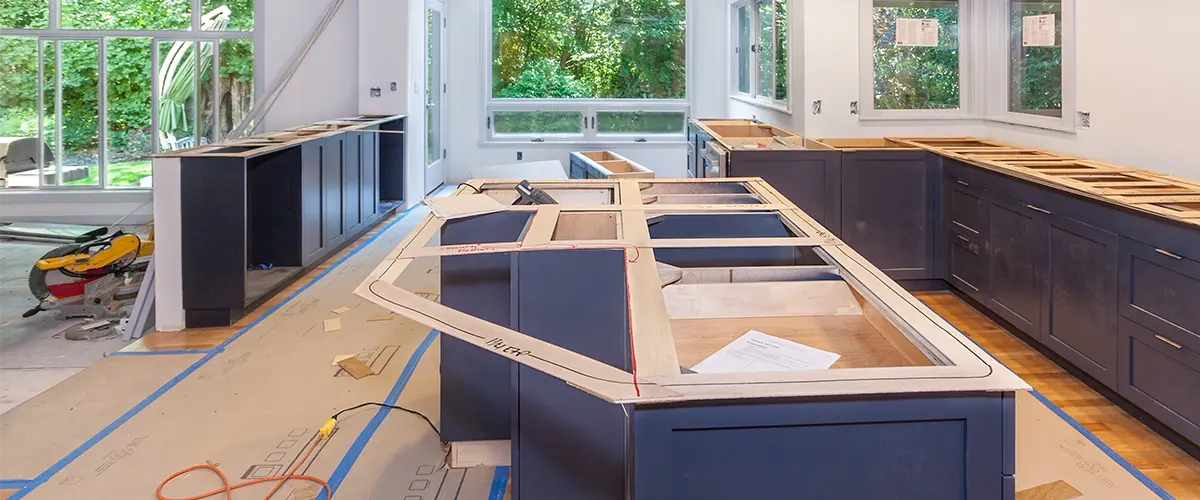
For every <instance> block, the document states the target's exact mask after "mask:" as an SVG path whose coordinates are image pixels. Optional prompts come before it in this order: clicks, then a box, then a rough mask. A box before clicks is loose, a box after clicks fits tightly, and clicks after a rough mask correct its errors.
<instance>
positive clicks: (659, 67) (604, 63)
mask: <svg viewBox="0 0 1200 500" xmlns="http://www.w3.org/2000/svg"><path fill="white" fill-rule="evenodd" d="M685 12H686V9H685V1H684V0H494V1H493V2H492V97H496V98H510V99H511V98H531V99H639V98H652V99H683V98H685V97H686V92H687V88H686V81H685V80H686V78H685V75H686V72H685V47H686V38H685V36H684V32H685V20H686V17H685Z"/></svg>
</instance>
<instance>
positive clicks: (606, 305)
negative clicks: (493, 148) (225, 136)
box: [355, 178, 1029, 499]
mask: <svg viewBox="0 0 1200 500" xmlns="http://www.w3.org/2000/svg"><path fill="white" fill-rule="evenodd" d="M470 184H471V185H472V186H476V187H479V188H480V191H481V192H482V194H475V189H473V188H472V189H466V188H460V189H459V190H458V191H457V192H456V193H455V198H459V197H461V198H464V200H463V202H464V203H467V204H474V203H478V202H479V200H478V198H475V199H473V200H466V199H465V198H469V197H479V196H484V197H490V198H492V199H494V200H497V201H499V202H501V207H502V208H501V209H499V210H498V211H491V212H489V213H486V214H483V215H472V216H466V217H454V216H453V215H447V214H446V213H445V212H443V215H444V216H446V217H448V219H442V218H439V217H436V216H434V215H429V216H427V218H426V220H424V221H423V222H422V223H421V224H419V225H418V227H417V229H415V230H414V231H413V233H412V234H410V235H409V237H408V238H406V239H405V241H404V242H403V243H402V244H401V245H400V246H399V247H397V248H396V249H395V250H394V251H393V252H392V253H391V254H390V255H389V256H388V257H387V258H386V259H385V260H384V261H383V262H382V263H380V265H379V266H378V267H377V268H376V270H375V271H374V272H373V273H372V274H371V275H370V276H369V277H368V278H367V279H366V280H365V281H363V282H362V284H360V286H359V287H358V289H357V290H356V292H355V293H357V294H358V295H359V296H361V297H363V298H365V299H367V300H370V301H372V302H375V303H377V304H379V305H381V306H383V307H385V308H388V309H390V310H392V311H394V312H396V313H397V314H400V315H403V316H406V317H409V318H412V319H413V320H415V321H418V322H421V323H423V324H425V325H427V326H429V327H431V328H434V329H437V330H439V331H441V332H442V333H443V334H445V335H443V341H444V342H447V343H449V342H450V341H453V342H454V343H455V344H456V345H457V347H456V348H457V349H459V350H460V351H463V350H467V351H468V352H471V353H472V354H473V355H476V356H486V357H487V358H489V359H492V360H494V361H497V363H495V364H493V365H492V366H480V365H477V364H464V363H463V362H462V360H461V359H458V358H454V357H450V358H447V357H446V356H443V358H442V377H443V385H442V400H443V415H442V418H443V422H448V420H447V419H454V418H456V417H455V415H452V414H448V413H447V408H448V406H447V405H449V408H450V411H451V413H452V412H454V411H462V410H463V409H464V408H466V407H469V406H470V404H469V403H470V402H467V404H464V402H463V401H462V400H463V399H468V398H475V397H476V396H478V395H480V394H483V395H484V396H487V397H488V398H490V399H488V401H490V402H501V403H505V404H504V405H503V406H494V405H491V406H489V405H483V406H482V407H480V406H476V407H475V408H474V410H476V411H475V413H474V414H472V416H471V418H468V419H462V418H461V417H462V415H459V416H458V417H460V421H459V425H460V426H461V427H464V428H466V430H470V429H469V428H470V427H471V426H480V428H483V427H487V426H490V427H491V429H492V430H493V431H495V429H497V428H502V427H504V426H505V425H507V426H508V428H509V429H510V435H509V436H508V437H509V439H510V444H511V452H510V453H511V464H512V466H513V476H512V477H513V483H512V484H513V490H512V493H513V498H524V499H542V498H580V499H587V498H597V499H600V498H605V499H608V498H623V497H626V496H632V497H636V498H654V499H660V498H663V499H665V498H689V499H691V498H782V497H787V496H792V495H795V494H796V492H801V491H803V492H805V494H806V495H811V496H812V497H813V498H879V497H884V496H886V497H888V498H912V499H929V498H972V499H975V498H987V499H1011V498H1013V495H1014V489H1013V488H1014V483H1013V474H1014V420H1013V412H1014V403H1013V401H1014V399H1013V398H1014V393H1015V392H1017V391H1023V390H1028V388H1029V387H1028V385H1026V384H1025V383H1024V382H1023V381H1021V380H1020V379H1019V378H1018V377H1017V376H1015V375H1014V374H1013V373H1012V372H1010V371H1009V370H1008V369H1006V368H1005V367H1004V366H1003V365H1001V364H1000V363H998V362H996V361H995V360H994V359H993V358H992V357H991V356H989V355H988V354H987V353H986V352H984V351H983V350H982V349H981V348H979V347H978V346H976V345H975V344H974V343H972V342H971V341H970V340H969V339H967V338H966V337H965V336H964V335H963V334H962V333H961V332H959V331H958V330H956V329H955V328H954V327H952V326H951V325H949V324H948V323H947V322H946V321H945V320H943V319H942V318H940V317H939V316H937V315H936V314H934V313H933V312H932V311H930V310H929V309H928V308H927V307H926V306H924V305H923V304H922V303H921V302H920V301H918V300H916V299H915V298H913V297H912V296H911V295H910V294H908V293H907V292H906V291H905V290H904V289H903V288H901V287H900V286H899V285H898V284H897V283H896V282H895V281H893V280H892V279H891V278H889V277H888V276H887V275H886V274H884V273H883V272H882V271H880V270H879V269H878V268H876V267H875V266H873V265H872V264H871V263H869V262H868V261H867V260H866V259H865V258H863V257H862V256H861V255H859V254H858V253H857V252H856V251H855V250H854V249H853V248H851V247H850V246H848V245H846V244H845V243H844V242H843V241H841V240H840V239H838V238H837V237H836V236H835V235H834V234H833V233H832V232H830V231H829V230H827V229H825V228H824V227H822V226H821V224H819V223H818V222H817V221H816V220H815V219H814V218H813V217H811V216H810V215H809V214H807V213H806V212H804V211H802V210H800V209H798V208H797V207H796V206H795V205H793V204H791V203H790V202H789V201H788V200H787V198H785V197H784V196H782V195H781V194H780V193H779V192H778V191H776V190H775V189H773V188H772V187H771V186H770V185H769V184H767V183H766V182H764V181H763V180H762V179H758V178H724V179H705V180H665V179H660V180H632V179H629V180H625V179H622V180H594V181H547V182H534V183H533V185H534V187H539V188H542V189H545V190H546V191H547V193H548V194H550V196H552V197H553V198H554V199H555V200H559V201H560V203H561V204H550V205H534V206H514V205H509V204H508V203H510V202H511V201H512V200H513V198H514V196H513V191H512V190H513V186H514V184H515V182H514V181H501V180H472V181H471V182H470ZM464 213H467V212H464ZM496 228H501V229H496ZM439 238H440V239H439ZM418 259H437V260H438V261H439V262H440V264H441V269H442V273H443V275H442V290H441V293H442V301H441V303H438V302H435V301H431V300H428V299H427V295H421V294H419V293H418V292H419V291H417V290H404V289H402V288H400V287H399V286H397V285H396V283H397V278H399V277H400V276H401V274H403V273H404V271H405V269H406V268H408V267H409V265H410V264H411V263H412V262H414V261H415V260H418ZM481 290H491V291H497V292H500V293H486V294H483V293H478V292H479V291H481ZM472 293H474V294H475V296H476V297H478V298H481V299H483V298H487V300H483V301H482V302H480V301H471V300H458V299H455V298H454V297H458V298H459V299H461V298H462V297H464V296H470V295H471V294H472ZM464 294H465V295H464ZM448 298H450V299H451V300H447V299H448ZM750 331H756V332H761V333H763V334H766V335H768V336H771V337H774V338H777V339H783V340H787V341H791V342H796V343H799V344H803V345H805V346H809V347H811V348H815V349H819V350H823V351H826V352H829V353H834V354H837V355H838V356H839V357H838V358H837V360H836V361H835V362H834V363H833V364H832V366H830V367H829V368H828V369H811V370H785V371H764V372H755V371H738V370H720V369H719V370H715V371H713V370H708V369H705V370H699V369H697V370H693V368H698V367H699V365H700V364H701V363H700V361H702V360H705V359H707V358H709V357H710V356H712V355H713V354H714V353H716V352H717V351H719V350H721V349H722V348H723V347H725V346H727V345H728V344H730V343H732V342H734V341H735V340H737V339H738V338H739V337H741V336H743V335H744V334H746V333H747V332H750ZM696 371H703V373H696ZM464 373H469V375H464ZM448 378H455V380H456V383H454V384H446V380H447V379H448ZM472 382H473V383H472ZM472 390H474V392H471V391H472ZM472 401H473V402H478V400H474V399H472ZM455 402H458V403H459V404H458V405H457V406H456V405H455ZM460 430H463V429H460ZM481 434H486V433H481ZM443 438H444V439H447V440H454V438H450V437H446V435H445V434H444V435H443ZM968 492H969V494H968Z"/></svg>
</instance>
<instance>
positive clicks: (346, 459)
mask: <svg viewBox="0 0 1200 500" xmlns="http://www.w3.org/2000/svg"><path fill="white" fill-rule="evenodd" d="M437 336H438V332H437V330H430V331H429V335H426V336H425V340H423V341H421V345H419V346H417V350H416V351H413V354H412V356H409V358H408V363H407V364H405V365H404V371H403V372H401V373H400V378H399V379H398V380H396V384H395V385H393V386H392V391H391V392H389V393H388V395H387V399H384V400H383V403H384V404H388V405H394V404H396V401H397V400H399V399H400V393H402V392H404V387H405V386H407V385H408V380H409V379H411V378H412V374H413V372H414V371H416V369H417V363H420V362H421V357H422V356H424V355H425V351H427V350H429V346H430V345H432V344H433V339H436V338H437ZM391 411H392V410H391V408H380V409H379V411H377V412H375V416H374V417H371V421H370V422H367V426H366V427H363V430H362V431H361V432H359V433H358V437H357V438H355V439H354V442H353V443H351V444H350V449H349V450H346V455H345V456H343V457H342V461H341V462H338V465H337V468H336V469H334V470H333V474H331V475H330V476H329V479H328V481H327V482H328V483H329V488H330V489H332V490H333V492H334V493H337V490H338V488H339V487H340V486H341V485H342V481H344V480H345V479H346V474H349V473H350V468H351V467H354V462H356V461H358V457H359V455H362V452H363V449H364V448H366V447H367V442H368V441H370V440H371V436H374V435H375V431H377V430H379V426H380V425H382V424H383V419H384V418H386V417H387V415H388V413H389V412H391ZM317 500H326V496H325V490H323V489H322V490H321V494H320V495H319V496H317Z"/></svg>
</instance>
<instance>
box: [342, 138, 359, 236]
mask: <svg viewBox="0 0 1200 500" xmlns="http://www.w3.org/2000/svg"><path fill="white" fill-rule="evenodd" d="M362 136H363V134H360V133H356V132H350V133H347V134H343V135H342V226H343V227H344V228H345V229H346V232H354V231H356V230H358V227H359V225H361V224H362V214H361V213H360V212H359V208H360V207H362V203H361V200H359V199H358V197H359V190H358V184H359V182H361V181H362V180H361V179H359V171H360V170H359V169H360V167H359V163H360V162H361V160H362V157H361V156H359V151H360V150H361V148H362Z"/></svg>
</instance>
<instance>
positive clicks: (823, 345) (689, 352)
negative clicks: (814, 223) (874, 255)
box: [662, 266, 936, 373]
mask: <svg viewBox="0 0 1200 500" xmlns="http://www.w3.org/2000/svg"><path fill="white" fill-rule="evenodd" d="M662 292H663V300H664V303H665V305H666V311H667V318H668V320H669V322H670V325H671V334H672V337H673V339H674V341H675V349H676V352H677V354H678V356H679V364H680V366H681V368H682V369H683V371H684V372H685V373H690V372H695V371H696V370H692V368H694V367H697V365H698V364H700V363H701V362H702V361H704V360H705V359H707V358H708V357H709V356H712V355H713V354H714V353H716V352H717V351H719V350H721V349H722V348H724V347H725V346H727V345H729V344H730V343H731V342H734V341H735V340H737V339H738V338H740V337H742V336H743V335H745V334H747V332H751V331H756V332H761V333H763V334H766V335H768V336H770V337H775V338H777V339H783V340H786V341H790V342H795V343H799V344H802V345H804V346H808V347H811V348H815V349H819V350H822V351H826V352H830V353H834V354H837V355H839V356H840V358H838V359H837V361H836V362H834V363H833V365H832V366H830V367H829V369H845V368H880V367H908V366H934V365H935V364H936V363H934V362H933V361H932V360H931V359H930V357H929V356H926V355H925V354H924V353H922V351H921V350H920V349H919V348H918V347H917V346H916V345H915V344H914V343H913V342H912V341H911V340H909V338H908V337H907V336H906V335H905V334H904V333H903V332H901V330H900V329H899V328H897V327H896V326H895V325H893V324H892V323H891V322H890V321H888V320H887V319H886V317H885V316H884V315H883V314H882V313H881V312H880V311H879V309H877V308H876V307H875V306H874V305H873V304H871V302H870V301H868V300H866V299H865V298H864V297H863V296H862V295H860V294H859V293H858V292H857V291H855V290H854V288H853V287H851V286H850V285H849V283H847V282H845V281H843V280H842V279H841V277H840V276H839V275H838V274H837V268H836V267H832V266H781V267H727V268H706V269H685V270H683V273H682V279H681V280H680V281H678V282H675V283H672V284H669V285H667V286H665V287H664V288H663V291H662ZM767 356H768V357H769V356H770V355H767ZM701 368H702V371H703V372H705V373H731V372H736V371H740V370H739V369H736V368H728V367H726V368H718V369H715V370H714V367H713V363H711V362H709V363H706V364H705V365H701ZM746 369H747V370H748V371H750V369H749V368H746ZM776 369H777V370H779V371H792V370H787V369H779V368H776Z"/></svg>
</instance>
